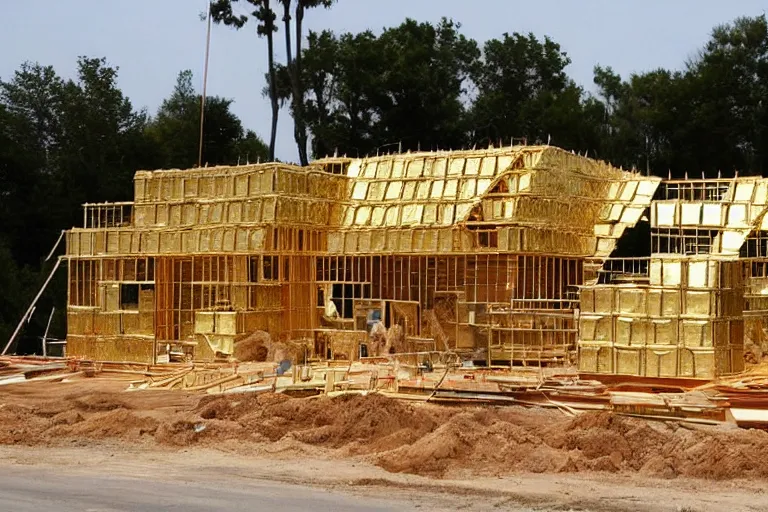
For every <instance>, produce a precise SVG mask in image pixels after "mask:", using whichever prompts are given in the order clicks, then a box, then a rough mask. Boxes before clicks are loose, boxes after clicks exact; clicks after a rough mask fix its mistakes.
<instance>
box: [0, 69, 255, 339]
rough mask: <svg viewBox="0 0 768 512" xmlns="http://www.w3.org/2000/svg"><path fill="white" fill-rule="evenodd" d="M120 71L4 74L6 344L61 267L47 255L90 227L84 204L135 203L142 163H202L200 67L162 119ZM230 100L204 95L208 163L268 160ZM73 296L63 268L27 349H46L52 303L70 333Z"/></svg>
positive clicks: (0, 253) (1, 208) (176, 91)
mask: <svg viewBox="0 0 768 512" xmlns="http://www.w3.org/2000/svg"><path fill="white" fill-rule="evenodd" d="M117 73H118V69H117V68H116V67H112V66H110V65H108V64H107V62H106V61H105V60H104V59H96V58H85V57H83V58H81V59H80V60H79V61H78V68H77V77H76V78H75V79H71V80H65V79H63V78H62V77H61V76H59V75H58V74H57V73H56V71H55V70H54V69H53V68H52V67H51V66H42V65H40V64H32V63H26V64H23V65H22V66H21V68H20V69H19V70H18V71H16V72H15V73H14V75H13V76H12V77H10V78H9V79H7V80H1V79H0V346H4V345H5V342H6V341H7V340H8V339H9V337H10V335H11V333H12V331H13V328H14V327H15V326H16V324H17V323H18V321H19V319H20V318H21V316H22V315H23V314H24V311H25V310H26V308H27V306H28V305H29V304H30V302H31V301H32V298H33V297H34V296H35V294H36V293H37V290H38V289H39V287H40V285H41V284H42V283H43V281H44V280H45V278H46V277H47V274H48V272H49V271H50V268H51V267H52V265H53V263H52V260H51V261H48V262H44V261H43V258H45V257H46V255H47V254H48V252H49V251H50V250H51V248H52V246H53V244H54V242H55V241H56V240H57V238H58V237H59V234H60V231H61V230H62V229H67V228H70V227H72V226H81V225H82V221H83V216H82V215H83V214H82V209H81V205H82V204H83V203H96V202H104V201H125V200H131V199H132V195H133V174H134V172H135V171H136V170H138V169H160V168H182V169H185V168H190V167H193V166H196V165H197V160H198V140H199V126H200V125H199V123H200V103H201V97H200V95H199V94H198V93H197V92H196V91H195V90H194V87H193V86H192V80H193V77H192V73H191V72H190V71H183V72H181V73H180V74H179V76H178V80H177V83H176V85H175V87H174V88H173V90H172V91H171V93H170V95H169V96H168V98H167V99H165V100H164V101H163V103H162V105H161V106H160V108H159V109H158V111H157V112H156V113H155V115H149V114H148V112H147V111H146V110H141V109H136V108H135V107H134V106H133V105H132V104H131V102H130V100H129V99H128V98H127V97H126V96H125V95H124V94H123V92H122V91H121V90H120V89H119V88H118V86H117ZM169 85H170V84H169ZM231 105H232V100H230V99H226V98H220V97H209V98H207V99H206V112H205V118H204V119H205V132H206V137H205V139H204V148H203V161H204V162H205V163H209V164H211V165H215V164H236V163H238V162H240V163H245V162H246V161H249V160H250V161H252V162H253V161H257V160H262V161H264V160H266V158H267V148H266V145H265V144H264V142H263V141H262V140H261V139H260V138H259V137H258V136H257V135H256V134H255V133H254V132H252V131H250V130H245V129H244V128H243V125H242V123H241V121H240V119H238V118H237V116H235V115H234V114H233V113H232V112H231ZM61 252H62V250H61V248H59V251H58V254H61ZM66 296H67V284H66V278H65V272H61V271H60V272H59V273H58V275H57V276H56V278H55V279H54V280H53V281H52V282H51V285H50V286H49V288H48V290H47V291H46V293H45V295H44V296H43V297H42V298H41V301H40V302H39V303H38V305H37V313H35V314H34V315H33V316H32V320H31V322H30V325H29V326H28V327H27V328H26V329H25V332H26V333H28V336H31V337H32V339H29V338H28V339H27V340H26V341H27V344H22V350H24V349H25V348H26V347H27V346H31V347H33V348H35V349H37V348H39V347H37V346H34V345H35V342H36V341H35V339H34V338H35V337H36V336H39V335H41V334H42V333H43V331H44V330H45V327H46V324H47V321H48V316H49V315H48V313H49V312H50V310H51V308H52V307H53V306H54V305H55V307H56V309H57V311H58V313H57V314H56V315H55V316H54V323H53V325H52V328H51V332H52V334H53V335H58V336H62V335H63V333H64V332H65V329H64V325H65V324H64V322H65V317H64V311H65V301H66Z"/></svg>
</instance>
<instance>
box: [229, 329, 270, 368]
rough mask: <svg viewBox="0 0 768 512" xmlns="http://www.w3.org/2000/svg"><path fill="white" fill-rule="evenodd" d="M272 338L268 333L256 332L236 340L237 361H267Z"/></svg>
mask: <svg viewBox="0 0 768 512" xmlns="http://www.w3.org/2000/svg"><path fill="white" fill-rule="evenodd" d="M271 345H272V338H271V337H270V335H269V333H268V332H264V331H256V332H253V333H251V334H249V335H248V336H246V337H244V338H242V339H239V340H235V354H234V356H235V359H237V360H238V361H242V362H247V361H255V362H264V361H267V357H268V356H269V348H270V346H271Z"/></svg>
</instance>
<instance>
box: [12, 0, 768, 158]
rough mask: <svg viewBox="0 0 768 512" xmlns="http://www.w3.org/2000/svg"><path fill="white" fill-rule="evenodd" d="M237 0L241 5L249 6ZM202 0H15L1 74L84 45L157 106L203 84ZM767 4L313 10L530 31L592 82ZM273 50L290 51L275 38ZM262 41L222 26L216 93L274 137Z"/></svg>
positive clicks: (250, 124) (560, 2)
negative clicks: (185, 78) (184, 79)
mask: <svg viewBox="0 0 768 512" xmlns="http://www.w3.org/2000/svg"><path fill="white" fill-rule="evenodd" d="M239 3H240V4H243V5H242V6H240V7H238V9H239V10H243V11H244V12H245V10H246V5H247V4H245V2H244V0H241V2H239ZM206 6H207V1H206V0H66V1H62V0H23V1H22V0H16V1H6V2H4V5H3V13H4V15H3V17H2V19H0V48H2V51H1V52H0V78H2V79H8V78H9V77H10V76H11V75H12V73H13V72H14V71H15V70H16V69H18V67H19V65H20V64H21V63H22V62H24V61H37V62H40V63H41V64H50V65H53V66H54V67H55V68H56V70H57V71H58V72H59V73H60V74H61V75H63V76H65V77H70V76H72V75H73V73H74V70H75V67H76V59H77V56H78V55H88V56H92V57H102V56H103V57H106V58H107V60H108V61H109V63H110V64H112V65H115V66H119V68H120V78H119V80H120V87H121V88H122V89H123V91H124V92H125V93H126V94H127V95H128V96H129V97H130V98H131V101H132V102H133V104H134V105H135V106H136V107H146V108H147V109H148V110H149V112H150V113H154V112H155V110H156V109H157V107H158V106H159V104H160V102H161V101H162V100H163V98H165V97H166V96H167V95H168V94H169V92H170V91H171V89H172V87H173V84H174V82H175V78H176V75H177V74H178V72H179V71H181V70H183V69H191V70H193V72H194V73H195V76H196V79H197V84H198V86H201V85H202V69H203V55H204V49H205V23H203V22H202V21H200V18H199V14H200V12H203V11H205V9H206ZM766 9H768V0H731V1H728V2H724V1H722V0H720V1H718V0H643V1H640V0H632V1H630V0H580V1H576V0H570V1H569V0H540V1H538V2H531V1H527V2H523V1H518V0H483V1H474V2H468V1H466V0H386V1H381V0H378V1H377V0H339V1H338V4H337V5H336V6H335V7H334V8H333V9H332V10H328V11H323V10H316V11H311V12H310V13H309V14H308V15H307V19H306V25H307V28H308V29H315V30H321V29H323V28H330V29H332V30H334V31H337V32H343V31H353V32H357V31H362V30H366V29H372V30H374V31H380V30H381V29H382V28H383V27H385V26H392V25H396V24H399V23H400V22H401V21H402V20H403V19H404V18H406V17H411V18H414V19H416V20H419V21H432V22H435V21H438V20H439V19H440V18H441V17H443V16H446V17H449V18H453V19H454V20H456V21H458V22H460V23H461V24H462V31H463V33H464V34H465V35H467V36H468V37H471V38H474V39H477V40H478V41H480V42H482V41H484V40H487V39H490V38H494V37H499V36H500V35H501V34H503V33H504V32H533V33H534V34H536V35H537V36H540V37H543V36H544V35H548V36H550V37H551V38H553V39H554V40H555V41H557V42H558V43H560V45H561V46H562V47H563V49H564V50H565V51H566V52H567V53H568V55H569V56H570V58H571V60H572V61H573V62H572V64H571V65H570V66H569V68H568V72H569V74H570V75H571V76H572V77H573V78H574V79H575V80H576V81H577V82H578V83H580V84H581V85H583V86H584V87H585V88H587V89H588V90H590V89H591V88H592V68H593V67H594V65H595V64H601V65H607V66H611V67H613V68H614V69H615V70H616V71H618V72H619V73H621V74H622V76H626V75H628V74H630V73H632V72H642V71H646V70H650V69H654V68H658V67H665V68H674V69H679V68H681V67H682V66H683V65H684V63H685V61H686V59H688V58H690V57H692V56H693V55H695V52H696V50H697V49H698V48H699V47H700V46H701V45H702V44H703V43H704V42H705V41H706V40H707V38H708V36H709V33H710V32H711V30H712V28H713V27H714V26H715V25H718V24H721V23H724V22H728V21H730V20H732V19H734V18H736V17H739V16H755V15H759V14H763V13H764V12H765V10H766ZM276 43H277V58H278V60H282V59H283V58H284V51H283V48H282V46H281V44H280V43H282V39H281V38H278V39H276ZM265 71H266V43H265V42H264V41H263V40H261V39H258V38H257V37H256V34H255V31H254V29H253V27H250V26H246V28H245V29H243V30H241V31H239V32H237V31H234V30H231V29H228V28H226V27H214V30H213V35H212V43H211V60H210V70H209V80H208V92H209V94H213V95H221V96H225V97H228V98H232V99H234V100H235V103H234V105H233V110H234V111H235V113H236V114H237V115H238V116H239V117H240V118H241V119H242V120H243V122H244V124H245V126H246V127H247V128H250V129H253V130H255V131H256V132H257V133H258V134H259V135H261V136H262V137H263V138H264V139H267V138H268V135H269V118H270V113H269V103H268V101H267V100H266V99H265V98H263V97H262V96H261V90H262V88H263V86H264V83H263V77H264V72H265ZM277 153H278V157H279V158H281V159H283V160H295V159H296V149H295V146H294V144H293V136H292V128H291V120H290V118H289V116H288V115H287V112H285V113H283V115H282V117H281V119H280V129H279V133H278V144H277Z"/></svg>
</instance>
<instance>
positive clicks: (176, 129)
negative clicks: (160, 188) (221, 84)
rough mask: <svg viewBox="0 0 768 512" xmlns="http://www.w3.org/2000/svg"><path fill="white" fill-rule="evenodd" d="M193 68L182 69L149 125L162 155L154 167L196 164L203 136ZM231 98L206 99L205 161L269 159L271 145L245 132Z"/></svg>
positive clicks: (223, 162)
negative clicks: (168, 95)
mask: <svg viewBox="0 0 768 512" xmlns="http://www.w3.org/2000/svg"><path fill="white" fill-rule="evenodd" d="M192 77H193V75H192V72H191V71H189V70H186V71H182V72H181V73H179V76H178V78H177V81H176V85H175V87H174V89H173V92H172V93H171V95H170V97H168V98H167V99H165V100H164V101H163V103H162V105H161V106H160V108H159V109H158V112H157V115H156V116H155V118H154V119H152V121H151V122H150V124H149V125H148V127H147V131H148V134H149V135H150V136H151V137H152V140H153V142H154V143H155V145H156V147H157V151H158V152H159V155H160V158H159V160H158V161H157V165H155V166H153V167H164V168H181V169H187V168H190V167H194V166H195V165H196V164H197V158H198V152H197V149H198V144H199V137H200V129H199V127H200V103H201V99H202V98H201V95H200V94H197V92H196V91H195V89H194V87H193V85H192ZM231 105H232V100H229V99H225V98H220V97H218V96H213V97H207V98H206V100H205V117H204V120H203V122H204V126H203V161H204V162H205V163H206V164H208V165H229V164H236V163H238V162H240V161H242V162H245V161H247V160H253V161H255V160H258V159H263V160H266V159H267V157H268V148H267V147H266V145H265V144H264V142H263V141H262V140H261V139H259V138H258V136H256V134H255V133H253V132H250V131H249V132H247V133H246V132H244V130H243V126H242V123H241V122H240V119H238V118H237V116H235V115H234V114H233V113H232V112H231V111H230V107H231Z"/></svg>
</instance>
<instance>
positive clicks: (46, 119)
mask: <svg viewBox="0 0 768 512" xmlns="http://www.w3.org/2000/svg"><path fill="white" fill-rule="evenodd" d="M237 2H238V0H214V1H213V2H212V4H211V12H210V14H211V16H212V18H213V20H214V21H215V22H218V23H221V24H224V25H228V26H230V27H234V28H244V27H255V32H256V35H257V36H261V37H263V39H265V40H266V41H267V44H266V47H267V53H268V64H269V71H268V72H267V74H266V77H265V82H264V88H263V91H262V90H260V89H258V88H256V89H255V90H254V94H265V95H266V96H267V97H268V98H269V99H270V109H271V111H272V123H271V126H272V129H271V133H270V137H269V144H265V143H264V142H262V140H261V139H260V138H259V137H258V136H257V135H256V134H255V133H253V132H251V131H248V130H246V129H245V128H244V127H243V126H242V123H241V122H240V120H239V119H238V118H237V117H236V116H235V115H234V114H233V113H232V112H231V104H232V100H230V99H226V98H219V97H212V98H206V115H205V119H206V128H205V133H206V137H205V141H204V144H205V147H204V156H203V160H204V162H206V163H208V164H210V165H215V164H234V163H238V162H241V163H242V162H245V161H255V160H257V159H261V160H265V159H270V160H274V159H275V155H274V147H275V137H276V126H277V119H278V115H279V112H280V107H281V106H284V105H285V106H288V109H289V112H290V114H291V118H292V120H293V121H294V122H293V124H294V134H293V135H294V140H295V142H296V146H297V155H298V160H299V163H303V162H306V161H307V160H309V158H310V155H312V156H315V157H322V156H325V155H331V154H339V155H344V154H346V155H349V156H365V155H372V154H376V153H379V152H392V151H396V150H397V149H400V150H403V151H406V150H418V149H422V150H433V149H460V148H471V147H485V146H488V145H489V144H493V145H498V144H508V143H509V142H510V141H511V140H512V139H513V138H514V139H521V138H525V139H526V140H527V142H528V143H531V144H533V143H550V144H552V145H557V146H560V147H563V148H566V149H571V150H574V151H579V152H582V153H583V152H586V153H587V154H588V155H589V156H592V157H596V158H600V159H604V160H608V161H610V162H612V163H614V164H615V165H620V166H623V167H625V168H636V169H638V170H640V171H642V172H646V171H647V172H650V173H652V174H657V175H661V176H666V175H667V174H668V173H669V174H671V175H672V176H675V177H682V176H684V175H685V174H686V173H688V174H690V175H691V176H692V177H693V176H700V175H702V174H704V175H706V176H708V177H714V176H717V175H718V174H722V175H723V176H732V175H733V174H734V173H735V172H737V171H738V172H739V173H741V174H762V173H763V172H764V171H765V170H766V167H767V166H768V104H767V101H768V100H767V99H768V24H767V23H766V17H765V16H764V15H763V16H757V17H746V18H739V19H737V20H734V21H732V22H730V23H726V24H723V25H721V26H718V27H716V28H714V29H713V31H712V33H711V35H710V37H709V39H708V41H706V43H705V44H704V45H703V46H702V48H700V50H699V51H698V52H697V53H696V55H695V56H694V57H693V58H691V59H690V60H689V61H688V62H686V63H684V65H683V66H682V67H681V69H679V70H666V69H656V70H652V71H647V72H642V73H637V74H633V75H631V76H628V77H621V76H619V75H618V74H617V73H615V72H614V71H613V70H612V69H611V68H610V67H608V66H605V65H602V66H600V65H598V66H596V67H595V70H594V86H593V88H592V89H591V90H587V89H585V87H583V86H582V85H579V84H577V83H576V82H575V81H574V80H573V79H572V78H571V77H569V76H568V73H567V67H568V65H569V64H570V58H569V57H568V54H567V52H566V51H565V49H563V48H562V47H561V46H560V45H559V44H558V43H557V42H556V41H554V40H552V39H551V38H549V37H539V36H537V35H534V34H521V33H516V32H513V33H508V34H502V35H501V36H500V37H497V38H494V39H490V40H488V41H485V42H482V43H480V42H478V41H475V40H473V39H471V38H468V37H466V36H465V35H464V34H462V31H461V25H460V24H459V23H457V22H455V21H453V20H448V19H443V20H441V21H440V22H438V23H426V22H418V21H415V20H411V19H406V20H405V21H403V23H401V24H400V25H398V26H395V27H388V28H384V29H383V30H382V31H380V32H378V33H374V32H373V31H364V32H360V33H335V32H333V31H330V30H323V31H309V32H308V33H307V34H306V35H305V34H304V33H303V25H302V24H303V21H304V17H305V15H306V13H307V12H309V11H310V10H311V9H313V8H320V7H324V8H331V7H332V4H333V3H334V2H333V1H330V0H329V1H324V0H293V1H292V0H273V1H272V2H270V1H269V0H241V3H240V7H238V3H237ZM242 6H247V8H246V9H245V10H243V8H242ZM248 11H251V12H248ZM278 18H279V19H280V21H281V22H282V23H279V22H278ZM281 31H282V34H281ZM276 35H282V36H284V37H283V39H284V44H285V46H286V50H287V51H286V56H287V59H286V62H282V63H279V62H276V60H275V58H274V52H275V36H276ZM242 37H243V38H244V39H245V38H247V37H248V36H247V35H246V34H243V36H242ZM251 37H253V36H251ZM253 39H254V41H253V43H252V44H253V45H254V47H256V44H259V43H256V41H255V38H253ZM117 72H118V70H117V68H116V67H113V66H110V65H108V64H107V62H106V61H105V60H104V59H94V58H82V59H80V61H79V63H78V73H77V76H76V77H75V78H74V79H70V80H65V79H63V78H62V77H60V76H59V75H57V73H56V71H55V70H54V69H53V68H51V67H49V66H42V65H39V64H31V63H29V64H24V65H22V66H21V68H20V69H19V70H18V71H17V72H16V73H15V74H14V75H13V76H11V77H7V78H5V79H2V78H0V290H2V291H3V293H0V342H2V341H3V340H7V339H8V336H9V335H10V332H11V331H12V329H13V327H14V326H15V324H16V322H18V319H19V318H20V317H21V315H22V314H23V312H24V310H25V309H26V307H27V305H28V304H29V302H30V301H31V299H32V297H33V296H34V294H35V293H36V291H37V289H38V288H39V285H40V284H41V283H42V281H43V280H44V279H45V277H46V275H47V272H48V270H49V268H50V265H51V262H47V263H46V262H43V261H42V260H43V258H44V257H45V255H46V254H47V253H48V251H49V250H50V247H51V244H52V243H53V242H54V241H55V240H56V239H57V237H58V235H59V232H60V230H62V229H66V228H69V227H71V226H74V225H78V224H81V223H82V210H81V204H82V203H85V202H102V201H116V200H130V199H131V196H132V190H133V189H132V177H133V173H134V172H135V171H136V170H137V169H155V168H188V167H193V166H195V165H196V163H197V151H198V137H199V121H200V99H201V98H200V95H199V94H198V93H197V92H196V91H195V90H194V87H193V86H192V75H191V73H190V72H188V71H187V72H182V73H180V75H179V77H178V81H177V83H176V85H175V87H174V88H173V90H172V91H171V92H170V95H169V96H168V98H167V99H166V100H165V101H164V102H163V103H162V105H161V107H160V108H159V109H158V111H157V112H156V113H153V114H150V113H148V112H147V111H146V110H142V109H137V108H135V107H134V106H133V105H132V104H131V102H130V101H129V99H128V98H127V97H126V96H125V95H124V94H123V92H122V91H121V90H120V89H119V88H118V87H117V82H116V80H117ZM168 85H170V84H168ZM65 297H66V280H65V279H64V277H63V272H62V273H60V275H59V276H58V278H57V279H56V280H55V281H54V282H53V283H52V285H51V287H50V288H49V291H48V292H47V293H46V294H45V295H44V297H43V300H42V301H41V302H40V304H39V305H38V311H43V313H39V312H38V313H36V314H35V315H34V316H33V318H32V322H31V325H30V327H29V328H27V329H25V332H27V333H28V334H29V333H32V334H34V335H35V336H36V335H39V334H40V333H42V331H43V330H44V325H43V324H45V323H46V322H47V312H48V311H50V308H51V307H52V306H53V305H55V306H56V308H57V310H58V311H59V314H57V316H56V317H55V321H54V327H53V328H52V331H53V332H54V333H55V334H56V335H58V336H61V335H62V334H63V333H64V315H63V313H62V312H63V311H64V307H65V303H64V301H65ZM32 334H29V335H30V336H31V335H32Z"/></svg>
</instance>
